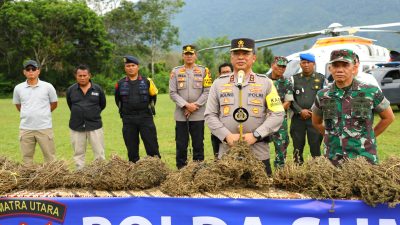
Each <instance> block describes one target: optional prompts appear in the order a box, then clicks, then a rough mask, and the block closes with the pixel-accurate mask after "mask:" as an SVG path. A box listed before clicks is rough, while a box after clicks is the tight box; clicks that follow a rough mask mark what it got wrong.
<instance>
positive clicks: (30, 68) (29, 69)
mask: <svg viewBox="0 0 400 225" xmlns="http://www.w3.org/2000/svg"><path fill="white" fill-rule="evenodd" d="M36 70H37V68H36V67H27V68H25V71H26V72H29V71H33V72H35V71H36Z"/></svg>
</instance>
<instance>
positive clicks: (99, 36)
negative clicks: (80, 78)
mask: <svg viewBox="0 0 400 225" xmlns="http://www.w3.org/2000/svg"><path fill="white" fill-rule="evenodd" d="M99 2H100V3H108V5H115V7H113V8H112V9H111V10H110V11H108V12H104V11H101V12H100V11H97V12H95V11H94V10H96V7H95V8H94V10H93V9H91V8H90V7H89V6H88V3H89V4H94V5H95V6H96V4H97V6H98V4H100V3H99ZM111 3H114V4H111ZM183 6H184V1H183V0H142V1H138V2H131V1H121V2H120V4H119V5H118V7H116V4H115V1H113V0H107V1H97V0H88V1H84V0H31V1H15V0H3V1H1V2H0V29H1V30H0V31H1V32H0V33H1V35H0V58H1V60H0V94H2V95H4V94H6V95H9V94H11V93H12V90H13V88H14V85H15V84H17V83H19V82H21V81H23V80H24V79H25V78H24V76H23V75H22V72H21V71H22V64H23V61H25V60H27V59H34V60H36V61H38V62H39V63H40V64H41V70H42V71H41V75H40V77H41V79H43V80H46V81H48V82H50V83H52V84H53V85H54V86H55V88H56V89H57V91H58V92H59V93H62V92H64V91H65V89H66V88H67V87H68V86H69V85H71V84H72V83H74V82H75V81H74V77H73V70H74V68H75V67H76V66H77V65H79V64H81V63H84V64H87V65H89V66H90V68H91V70H92V74H93V75H94V78H93V80H94V81H95V82H97V83H99V84H100V85H101V86H103V88H104V89H105V90H106V92H107V93H109V94H111V93H112V91H113V87H114V84H115V82H116V81H117V80H119V79H120V78H121V77H123V76H124V71H123V61H122V57H123V56H124V55H126V54H132V55H135V56H137V57H138V58H139V59H140V64H141V65H140V66H141V70H140V73H141V74H143V75H145V76H148V77H152V78H153V79H154V80H155V82H156V85H157V86H158V87H159V89H160V92H161V93H166V92H168V80H169V72H170V70H171V68H172V67H174V66H177V65H179V64H180V63H181V61H180V59H181V55H180V51H179V52H173V51H171V49H172V47H173V46H176V45H180V44H181V43H180V42H179V37H178V27H176V26H174V25H172V23H171V19H172V17H173V16H174V15H175V14H176V13H178V12H179V11H180V10H181V9H182V7H183ZM92 8H93V7H92ZM97 8H99V7H97ZM226 43H229V40H228V38H227V37H220V38H215V39H212V38H200V39H198V40H197V41H196V43H194V44H195V45H197V46H198V48H203V47H209V46H213V45H220V44H226ZM185 44H186V43H185ZM258 57H259V58H261V60H258V62H259V63H258V64H256V65H255V71H257V72H266V71H267V70H268V63H270V62H271V61H272V57H273V55H272V52H271V51H270V50H268V49H266V50H264V51H262V52H260V53H259V54H258ZM198 58H199V64H203V65H205V66H208V67H209V68H210V69H211V71H212V72H213V73H214V74H215V73H216V71H217V68H218V65H219V64H220V63H222V62H227V61H229V52H228V51H227V50H226V49H225V50H214V51H208V52H202V53H200V54H199V56H198Z"/></svg>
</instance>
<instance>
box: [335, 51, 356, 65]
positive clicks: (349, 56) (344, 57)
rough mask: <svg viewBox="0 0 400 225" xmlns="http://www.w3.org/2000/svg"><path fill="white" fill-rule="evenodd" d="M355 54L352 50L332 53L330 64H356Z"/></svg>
mask: <svg viewBox="0 0 400 225" xmlns="http://www.w3.org/2000/svg"><path fill="white" fill-rule="evenodd" d="M354 59H355V54H354V52H353V51H352V50H350V49H338V50H333V51H332V52H331V58H330V61H329V63H333V62H347V63H354V62H355V60H354Z"/></svg>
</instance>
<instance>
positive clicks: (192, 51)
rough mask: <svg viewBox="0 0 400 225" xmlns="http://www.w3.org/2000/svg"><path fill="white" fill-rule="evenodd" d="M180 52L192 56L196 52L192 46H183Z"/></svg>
mask: <svg viewBox="0 0 400 225" xmlns="http://www.w3.org/2000/svg"><path fill="white" fill-rule="evenodd" d="M182 50H183V51H182V52H183V54H185V53H188V52H189V53H193V54H194V53H195V52H196V47H195V46H194V45H185V46H183V48H182Z"/></svg>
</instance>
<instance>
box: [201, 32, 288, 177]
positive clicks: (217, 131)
mask: <svg viewBox="0 0 400 225" xmlns="http://www.w3.org/2000/svg"><path fill="white" fill-rule="evenodd" d="M255 60H256V55H255V50H254V40H252V39H248V38H240V39H233V40H232V42H231V62H232V65H233V73H230V74H225V75H221V76H220V77H219V78H218V79H216V80H215V82H214V83H213V85H212V87H211V90H210V94H209V96H208V100H207V106H206V111H205V120H206V123H207V125H208V127H209V128H210V130H211V132H212V134H214V135H215V136H217V137H218V139H219V140H221V141H222V143H221V144H220V145H219V158H221V157H222V155H223V154H225V153H226V152H227V151H228V149H229V147H230V146H232V145H233V144H234V142H235V141H238V140H239V138H240V130H239V129H240V128H239V122H237V121H235V120H234V111H235V110H238V108H239V106H240V102H239V101H240V90H239V87H241V89H242V96H241V97H242V107H241V108H244V109H245V110H246V111H247V112H248V116H247V117H248V119H247V120H246V121H245V122H243V123H242V125H243V136H242V140H243V141H245V142H247V143H248V144H249V145H250V146H251V150H252V152H253V153H254V155H255V156H256V157H257V159H259V160H260V161H262V162H263V163H264V165H265V167H266V168H265V169H266V172H267V174H271V173H272V171H271V165H270V161H269V157H270V154H269V146H268V143H267V142H266V141H265V140H264V138H265V137H267V136H269V135H271V134H272V133H274V132H276V131H278V129H279V127H280V126H281V125H282V121H283V115H284V109H283V107H282V103H281V101H280V98H279V95H278V93H277V91H276V89H275V86H274V85H273V83H272V81H271V80H270V79H269V78H268V77H267V76H266V75H262V74H255V73H254V72H253V71H252V65H253V63H254V62H255ZM239 72H240V73H242V72H243V73H244V76H243V82H239V79H238V73H239Z"/></svg>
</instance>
